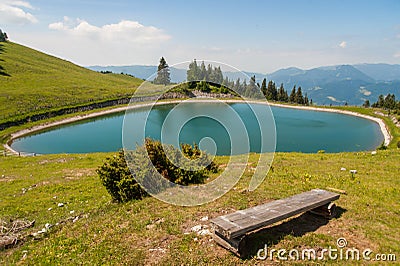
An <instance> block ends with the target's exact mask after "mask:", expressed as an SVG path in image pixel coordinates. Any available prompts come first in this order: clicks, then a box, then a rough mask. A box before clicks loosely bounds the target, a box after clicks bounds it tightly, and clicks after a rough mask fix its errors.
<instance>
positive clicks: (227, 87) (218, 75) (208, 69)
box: [153, 57, 312, 105]
mask: <svg viewBox="0 0 400 266" xmlns="http://www.w3.org/2000/svg"><path fill="white" fill-rule="evenodd" d="M157 70H158V72H157V76H156V78H155V79H154V81H153V82H154V84H164V85H167V84H169V83H170V82H171V79H170V73H169V68H168V64H167V62H166V60H165V58H164V57H161V59H160V63H159V65H158V68H157ZM186 80H187V82H188V86H187V87H188V89H197V90H199V91H202V92H211V91H214V92H220V93H233V94H236V93H237V94H239V95H242V96H244V97H247V98H260V96H261V95H260V90H261V92H262V93H263V96H264V97H265V98H266V99H267V100H268V101H277V102H287V103H295V104H301V105H310V104H312V99H311V100H310V99H309V98H308V96H307V93H306V94H305V95H303V92H302V90H301V87H298V88H296V86H294V87H293V89H292V91H291V92H290V94H288V91H286V90H285V88H284V86H283V84H281V85H280V86H279V89H278V88H277V86H276V84H275V82H273V81H272V80H271V81H269V82H268V85H267V79H266V78H264V79H263V81H262V84H261V86H260V84H259V83H257V82H256V77H255V76H252V77H251V78H250V80H249V82H248V83H247V80H246V79H244V80H243V81H242V80H241V79H240V78H238V79H237V80H236V81H234V80H230V79H229V78H228V77H227V76H225V77H224V75H223V73H222V70H221V67H220V66H218V67H214V66H212V65H211V64H208V65H207V66H206V65H205V63H204V61H203V62H201V64H200V65H199V64H198V63H197V61H196V59H194V60H193V61H192V62H191V63H190V64H189V67H188V70H187V71H186ZM215 88H217V89H218V90H217V91H216V90H215ZM235 92H236V93H235Z"/></svg>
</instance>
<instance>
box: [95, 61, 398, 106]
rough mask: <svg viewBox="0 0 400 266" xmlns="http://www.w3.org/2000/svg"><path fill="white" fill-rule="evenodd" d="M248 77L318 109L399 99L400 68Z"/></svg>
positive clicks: (179, 72) (148, 71)
mask: <svg viewBox="0 0 400 266" xmlns="http://www.w3.org/2000/svg"><path fill="white" fill-rule="evenodd" d="M88 68H89V69H92V70H95V71H107V70H108V71H112V72H114V73H120V72H123V73H127V74H131V75H133V76H135V77H138V78H141V79H147V78H148V77H150V76H151V75H153V74H154V73H156V71H157V67H156V66H140V65H134V66H107V67H100V66H91V67H88ZM243 72H244V73H245V74H246V75H247V76H249V77H251V76H253V75H255V76H256V80H257V82H260V83H261V81H262V79H264V78H265V77H266V78H267V79H268V80H273V81H274V82H275V83H276V84H277V86H279V85H280V84H281V83H283V85H284V87H285V88H286V90H287V91H288V92H290V91H291V90H292V88H293V86H295V85H296V86H301V88H302V90H303V93H307V95H308V96H309V98H311V99H313V102H314V103H316V104H320V105H329V104H333V105H342V104H344V103H346V102H347V103H348V104H350V105H361V104H363V103H364V101H365V100H367V99H368V100H369V101H370V102H371V103H372V102H375V101H376V100H377V98H378V96H379V95H380V94H383V95H386V94H388V93H394V94H395V95H396V98H397V99H399V98H400V65H388V64H359V65H354V66H353V65H337V66H323V67H318V68H313V69H309V70H303V69H300V68H296V67H291V68H285V69H280V70H278V71H275V72H273V73H270V74H262V73H255V72H246V71H243ZM224 75H225V76H227V77H228V78H229V79H231V80H236V79H237V78H241V80H242V79H243V74H242V73H240V72H224ZM184 80H186V70H185V69H178V68H173V67H172V68H171V81H173V82H177V83H178V82H182V81H184Z"/></svg>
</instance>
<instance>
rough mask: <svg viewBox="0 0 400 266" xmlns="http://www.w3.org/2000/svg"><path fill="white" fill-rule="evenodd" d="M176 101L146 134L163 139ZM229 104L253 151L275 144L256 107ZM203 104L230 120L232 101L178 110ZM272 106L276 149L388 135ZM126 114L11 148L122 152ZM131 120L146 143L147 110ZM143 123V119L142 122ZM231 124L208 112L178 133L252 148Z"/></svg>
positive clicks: (369, 145)
mask: <svg viewBox="0 0 400 266" xmlns="http://www.w3.org/2000/svg"><path fill="white" fill-rule="evenodd" d="M174 106H175V105H174V104H167V105H159V106H156V107H154V108H153V110H152V111H151V112H150V115H149V117H148V119H147V124H146V126H145V131H144V132H145V136H146V137H151V138H154V139H160V137H161V127H162V125H163V123H164V121H165V119H166V117H167V115H168V114H169V112H170V111H171V109H172V108H173V107H174ZM229 106H230V107H231V108H233V110H235V111H236V112H237V114H238V115H239V116H240V117H241V118H242V121H243V123H244V125H245V128H246V130H247V133H248V139H249V142H250V147H249V149H250V152H260V151H262V152H266V151H270V149H271V145H269V146H268V147H267V148H266V149H264V150H263V149H262V148H261V147H260V143H261V140H262V139H263V140H265V139H267V140H268V139H269V138H270V136H268V134H261V131H260V129H259V124H258V122H257V119H255V116H254V114H253V113H252V110H251V108H249V106H248V105H246V104H243V103H234V104H229ZM251 107H252V108H254V110H257V109H260V108H267V107H266V106H265V105H261V104H251ZM202 108H206V109H207V111H208V112H214V113H218V114H223V115H225V112H226V119H227V121H229V119H230V117H229V116H230V115H231V113H230V112H227V110H226V109H228V108H227V107H226V105H222V106H221V105H218V104H213V103H192V104H190V105H187V106H184V107H183V108H180V109H178V110H177V111H176V112H175V113H174V116H175V115H176V116H180V115H183V114H185V115H186V114H187V112H192V111H193V110H195V109H198V110H200V109H202ZM270 108H271V110H272V113H273V116H274V120H275V125H276V151H279V152H305V153H314V152H317V151H318V150H325V151H326V152H330V153H334V152H344V151H361V150H373V149H375V148H376V147H377V146H379V145H380V144H381V143H382V142H383V139H384V138H383V134H382V132H381V131H380V128H379V126H378V124H376V123H375V122H373V121H370V120H367V119H363V118H359V117H355V116H349V115H344V114H338V113H329V112H318V111H309V110H299V109H292V108H282V107H273V106H272V107H270ZM180 112H182V113H180ZM124 115H125V113H116V114H112V115H107V116H101V117H96V118H93V119H88V120H82V121H79V122H76V123H71V124H66V125H63V126H60V127H56V128H51V129H48V130H47V131H42V132H38V133H36V134H32V135H29V136H26V137H23V138H20V139H16V140H14V142H13V143H12V145H11V147H12V148H13V149H15V150H16V151H21V152H29V153H37V154H54V153H92V152H110V151H117V150H119V149H121V148H122V128H123V121H124ZM126 119H130V120H129V121H133V122H131V123H130V124H132V125H133V126H131V128H129V130H131V133H132V135H129V137H130V138H129V142H130V143H132V147H133V146H134V145H136V144H141V143H143V137H141V134H137V133H138V132H139V133H140V132H143V127H142V128H135V126H134V125H135V122H134V121H141V123H143V120H144V119H146V116H145V111H144V110H142V109H140V108H139V109H135V110H134V111H131V112H130V113H129V114H128V115H127V118H126ZM135 119H136V120H135ZM141 123H139V122H138V124H141ZM227 123H228V122H227ZM229 123H230V122H229ZM230 126H231V129H230V131H231V132H227V129H226V127H224V125H222V123H221V122H218V121H216V120H214V119H211V118H208V117H196V118H193V119H191V120H190V121H188V122H187V123H185V124H184V125H182V128H181V130H180V133H179V134H178V136H176V138H178V141H179V143H189V144H192V143H199V141H200V140H201V139H203V138H204V137H209V138H211V139H213V140H214V141H215V143H216V146H217V150H216V154H217V155H229V154H230V152H231V148H232V145H235V147H236V149H235V152H234V153H233V154H240V153H246V152H247V151H248V145H246V142H245V141H243V142H242V141H235V143H230V141H229V137H230V135H232V134H238V132H240V131H239V130H235V126H236V123H231V124H230ZM270 130H271V132H272V131H274V130H275V129H274V128H272V127H271V128H270ZM129 132H130V131H129ZM274 132H275V131H274ZM124 134H126V132H124ZM174 134H175V133H174ZM271 134H272V133H271ZM274 134H275V133H274ZM174 137H175V136H174ZM241 137H242V136H236V138H234V139H236V140H237V139H240V138H241ZM243 138H244V136H243ZM267 142H268V141H267ZM167 143H168V141H167ZM171 143H172V142H171ZM241 145H242V146H243V147H241ZM274 146H275V145H274ZM201 148H202V147H201Z"/></svg>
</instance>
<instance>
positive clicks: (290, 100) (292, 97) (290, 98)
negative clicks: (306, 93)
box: [289, 85, 296, 103]
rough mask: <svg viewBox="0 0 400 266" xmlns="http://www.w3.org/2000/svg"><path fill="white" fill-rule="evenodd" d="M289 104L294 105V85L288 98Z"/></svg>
mask: <svg viewBox="0 0 400 266" xmlns="http://www.w3.org/2000/svg"><path fill="white" fill-rule="evenodd" d="M289 102H291V103H295V102H296V85H294V87H293V90H292V92H291V93H290V96H289Z"/></svg>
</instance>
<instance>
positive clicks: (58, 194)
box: [0, 150, 400, 265]
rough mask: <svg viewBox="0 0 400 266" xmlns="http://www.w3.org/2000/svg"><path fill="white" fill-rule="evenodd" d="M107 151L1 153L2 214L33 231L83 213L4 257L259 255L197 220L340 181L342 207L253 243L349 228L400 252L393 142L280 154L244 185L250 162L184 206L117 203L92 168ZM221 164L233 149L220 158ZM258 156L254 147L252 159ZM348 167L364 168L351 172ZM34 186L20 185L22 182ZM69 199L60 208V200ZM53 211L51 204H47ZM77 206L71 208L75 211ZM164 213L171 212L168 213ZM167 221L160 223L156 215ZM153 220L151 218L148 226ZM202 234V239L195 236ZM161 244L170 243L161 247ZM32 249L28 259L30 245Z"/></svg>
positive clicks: (299, 239) (112, 259)
mask: <svg viewBox="0 0 400 266" xmlns="http://www.w3.org/2000/svg"><path fill="white" fill-rule="evenodd" d="M104 157H105V154H88V155H48V156H40V157H30V158H15V157H13V158H11V157H6V158H4V157H1V158H0V164H1V166H2V167H1V170H0V175H4V177H2V178H0V193H1V197H0V213H1V216H2V218H3V219H9V218H12V219H16V218H27V219H30V220H33V219H35V220H36V224H35V227H34V228H32V229H30V230H31V231H32V232H35V231H38V230H40V229H41V228H43V227H44V225H45V224H46V223H51V224H55V223H56V222H59V221H61V220H63V219H66V218H68V217H70V216H72V215H74V216H75V215H78V214H80V216H81V217H82V218H81V219H79V220H78V221H77V222H75V223H72V222H67V223H65V224H63V225H59V226H55V227H53V228H52V229H51V230H50V232H49V233H47V234H46V235H44V237H43V238H42V239H40V240H33V239H31V238H29V239H28V241H27V243H25V244H24V245H20V246H18V247H16V248H13V249H9V250H5V251H0V254H1V256H0V264H4V263H5V264H8V263H12V264H13V263H17V262H20V261H21V260H25V262H27V263H28V264H38V263H40V264H43V263H51V264H59V265H60V264H62V265H64V264H78V263H82V262H85V263H88V264H95V263H96V264H101V263H111V264H115V263H127V264H131V265H139V264H142V263H150V262H151V263H156V262H162V263H164V264H178V265H180V264H190V263H196V264H197V263H211V264H217V263H218V264H224V265H228V264H232V263H240V262H245V263H249V264H252V263H254V262H255V259H249V260H246V261H241V260H239V259H238V258H236V257H235V256H233V255H232V254H231V253H230V252H227V251H225V250H224V249H222V248H220V247H216V244H215V243H214V242H213V241H210V240H209V239H210V237H209V236H204V237H202V236H197V235H195V234H194V233H189V234H185V232H190V228H191V227H192V226H194V225H197V224H208V222H201V221H200V218H201V217H203V216H209V217H210V218H213V217H216V216H219V215H221V214H223V213H225V212H232V211H234V210H237V209H244V208H247V207H249V206H254V205H257V204H261V203H264V202H266V201H268V200H270V199H278V198H283V197H286V196H290V195H293V194H296V193H300V192H302V191H306V190H309V189H312V188H326V187H334V188H338V189H343V190H346V191H347V195H341V198H340V199H339V200H338V202H337V204H338V206H339V207H340V210H341V215H340V217H339V218H337V219H333V220H331V221H329V223H326V222H325V220H324V219H321V218H318V217H314V216H310V215H303V216H300V217H299V218H297V219H295V220H294V221H292V222H290V221H289V222H288V223H286V224H283V225H281V226H277V227H275V228H273V229H270V231H268V230H267V231H265V232H263V233H262V234H260V235H258V236H257V237H256V238H255V239H253V241H252V244H251V246H252V248H254V250H256V249H258V248H259V247H263V245H264V243H267V244H268V246H269V247H271V248H288V249H291V248H293V247H297V248H299V247H309V248H318V247H324V248H328V246H332V247H336V246H335V243H336V242H335V241H336V239H337V238H339V237H345V238H346V239H347V241H348V243H349V246H350V247H356V248H359V249H365V248H371V249H372V250H373V251H374V252H375V253H376V252H385V253H395V254H397V256H399V253H400V241H399V239H398V235H399V227H400V212H399V210H400V204H399V202H400V197H399V193H400V191H399V187H400V184H399V182H400V181H399V178H398V174H399V173H400V168H399V167H400V166H399V164H398V162H399V161H400V153H399V152H398V151H396V150H388V151H379V152H378V154H377V155H375V156H373V155H371V154H370V153H369V152H359V153H340V154H299V153H278V154H277V155H276V157H275V160H274V163H273V168H274V170H273V171H270V173H269V174H268V176H267V178H266V180H265V181H264V182H263V184H262V185H261V186H260V187H259V188H258V189H257V190H255V191H254V192H246V191H245V190H244V189H245V188H246V187H247V185H248V181H249V177H250V170H251V169H250V168H249V169H248V171H246V175H245V177H244V178H243V179H242V180H241V181H240V182H239V183H238V184H237V186H236V188H235V189H234V190H232V191H230V192H229V193H228V194H227V195H225V196H223V197H222V198H220V199H218V200H216V201H214V202H212V203H209V204H206V205H204V206H199V207H190V208H187V207H177V206H172V205H168V204H164V203H162V202H160V201H158V200H156V199H154V198H146V199H144V200H142V201H132V202H129V203H126V204H116V203H111V201H110V197H109V195H108V194H107V192H106V191H105V189H104V188H103V187H102V186H101V185H100V182H99V179H98V177H97V175H96V173H95V168H96V167H97V166H98V165H100V164H101V163H102V161H103V159H104ZM218 160H219V163H224V161H225V160H226V158H223V157H222V158H221V157H220V158H219V159H218ZM255 160H256V156H255V155H252V157H251V161H255ZM341 167H346V168H347V169H357V171H358V173H357V174H356V176H355V178H354V179H353V178H352V177H351V175H350V174H349V172H348V170H347V171H340V169H341ZM24 188H25V189H29V188H31V189H30V190H27V192H26V193H23V189H24ZM59 202H63V203H66V205H65V206H64V207H57V203H59ZM50 207H51V208H52V210H50V211H49V210H48V209H49V208H50ZM71 210H74V211H75V213H74V214H70V211H71ZM161 219H164V220H161ZM157 220H158V221H160V220H161V221H162V222H156V221H157ZM148 225H151V226H148ZM195 238H197V239H198V240H197V241H195ZM158 248H161V249H162V250H163V251H160V250H158V251H157V249H158ZM24 251H26V252H27V256H26V258H25V259H22V257H23V254H24V253H23V252H24Z"/></svg>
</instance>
